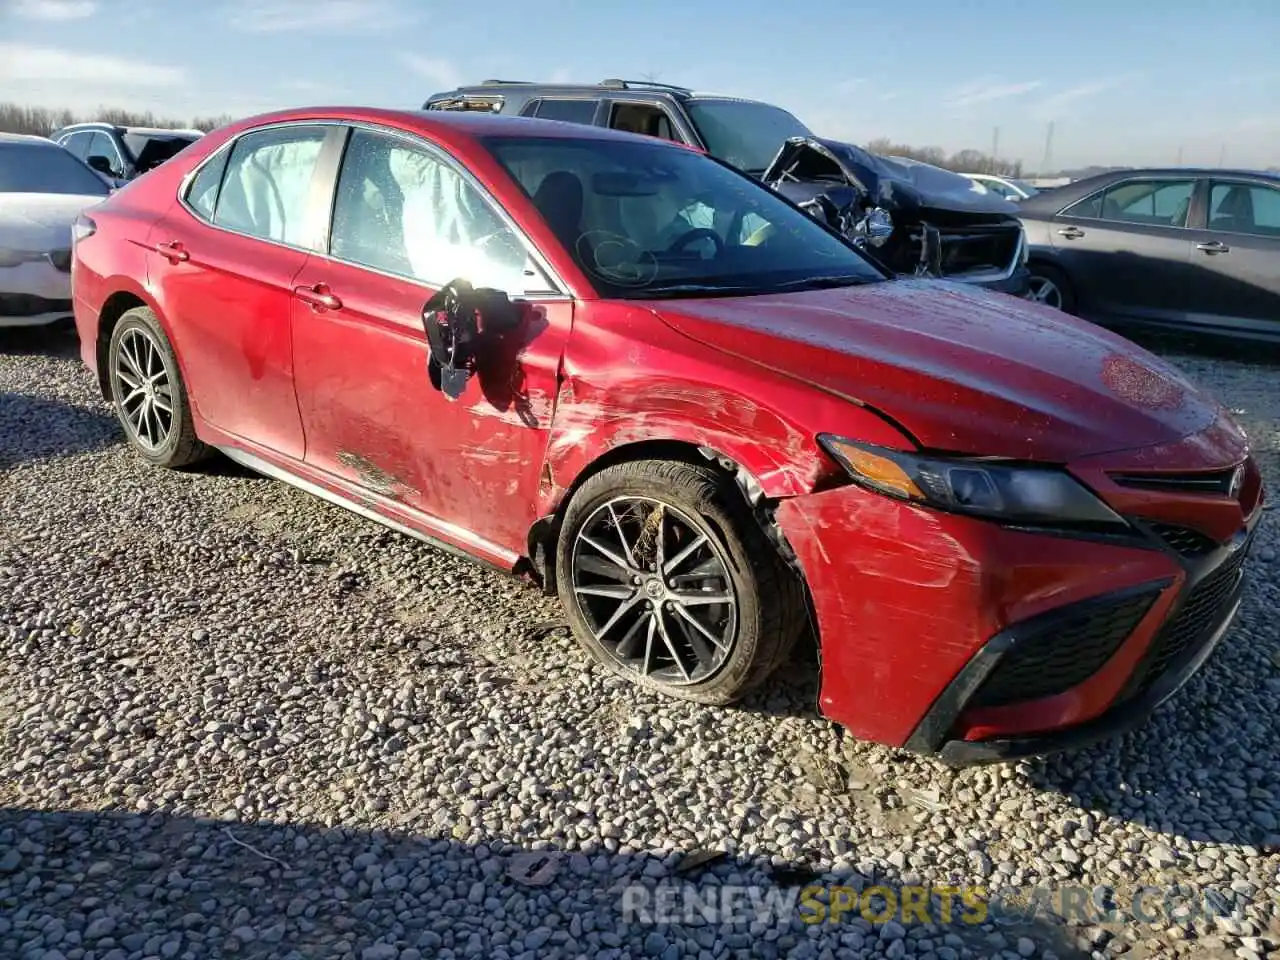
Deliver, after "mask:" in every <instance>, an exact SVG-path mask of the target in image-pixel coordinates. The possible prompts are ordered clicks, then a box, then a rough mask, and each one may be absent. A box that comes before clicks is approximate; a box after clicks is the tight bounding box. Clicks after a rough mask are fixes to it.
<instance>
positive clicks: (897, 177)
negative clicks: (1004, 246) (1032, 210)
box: [760, 137, 1018, 217]
mask: <svg viewBox="0 0 1280 960" xmlns="http://www.w3.org/2000/svg"><path fill="white" fill-rule="evenodd" d="M806 152H808V153H810V154H812V155H816V156H817V157H821V158H822V160H823V161H825V166H826V167H827V168H831V167H834V168H835V169H837V170H838V171H839V172H840V174H842V175H843V176H844V178H845V179H846V180H847V181H848V182H849V185H850V186H852V187H854V188H855V189H856V190H858V191H859V192H861V193H862V194H863V195H865V196H866V197H867V200H868V202H869V203H870V204H871V205H872V206H880V207H884V208H885V209H887V210H899V211H903V212H910V213H916V212H918V211H919V210H921V209H933V210H946V211H950V212H954V213H980V214H987V215H1001V214H1003V215H1005V216H1010V217H1016V216H1017V215H1018V208H1017V207H1016V206H1015V205H1014V204H1013V203H1011V202H1009V201H1008V200H1005V199H1004V198H1003V197H1000V196H997V195H996V194H994V193H992V192H991V191H990V190H984V189H982V188H980V187H977V186H975V185H974V183H973V181H972V180H970V179H969V178H968V177H965V176H961V175H960V174H958V173H952V172H951V171H950V170H943V169H942V168H941V167H935V166H933V165H932V164H928V163H921V162H919V161H917V160H910V159H907V158H905V157H882V156H879V155H877V154H873V153H868V152H867V151H866V150H863V149H862V148H861V147H857V146H854V145H853V144H851V143H841V142H840V141H838V140H827V139H825V138H823V137H792V138H790V139H789V140H787V141H786V142H785V143H783V145H782V147H781V148H780V149H779V150H778V153H777V154H776V155H775V156H774V158H773V162H772V163H770V164H769V167H768V169H767V170H765V172H764V174H763V175H761V177H760V179H761V180H762V181H763V182H764V183H766V184H768V185H769V186H771V187H774V188H775V189H777V188H779V187H782V186H785V185H786V183H787V182H788V180H787V178H786V177H785V175H784V174H785V172H786V171H787V170H788V168H795V169H800V170H803V169H804V168H805V167H806V166H809V165H810V162H811V161H812V162H813V163H817V162H818V161H817V160H816V159H815V157H814V156H810V157H806V156H805V154H806ZM797 164H799V166H798V167H796V166H795V165H797ZM799 179H800V180H801V181H805V180H806V178H805V176H804V174H803V173H801V174H800V176H799ZM775 181H777V182H775Z"/></svg>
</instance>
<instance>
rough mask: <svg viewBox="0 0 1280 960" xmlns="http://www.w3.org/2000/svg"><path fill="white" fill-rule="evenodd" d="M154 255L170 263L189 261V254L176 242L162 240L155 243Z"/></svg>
mask: <svg viewBox="0 0 1280 960" xmlns="http://www.w3.org/2000/svg"><path fill="white" fill-rule="evenodd" d="M156 253H158V254H160V256H162V257H164V258H165V259H166V260H168V261H169V262H170V263H181V262H182V261H184V260H190V259H191V254H189V253H187V251H186V248H185V247H183V245H182V244H180V243H178V242H177V241H176V240H163V241H161V242H160V243H157V244H156Z"/></svg>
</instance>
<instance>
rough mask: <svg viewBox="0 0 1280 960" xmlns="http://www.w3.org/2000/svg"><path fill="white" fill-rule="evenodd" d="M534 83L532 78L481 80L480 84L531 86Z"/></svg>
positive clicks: (486, 85)
mask: <svg viewBox="0 0 1280 960" xmlns="http://www.w3.org/2000/svg"><path fill="white" fill-rule="evenodd" d="M532 83H533V81H532V80H481V81H480V86H482V87H501V86H504V85H521V86H529V85H530V84H532Z"/></svg>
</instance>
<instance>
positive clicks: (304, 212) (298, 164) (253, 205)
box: [213, 127, 326, 249]
mask: <svg viewBox="0 0 1280 960" xmlns="http://www.w3.org/2000/svg"><path fill="white" fill-rule="evenodd" d="M325 130H326V128H324V127H280V128H277V129H272V130H259V131H256V132H254V133H247V134H245V135H244V136H242V137H241V138H240V139H239V140H237V141H236V145H235V147H233V148H232V151H231V157H230V159H229V160H228V162H227V170H226V175H225V176H224V177H223V182H222V189H221V190H220V191H219V193H218V200H217V206H216V207H215V209H214V214H213V222H214V223H216V224H217V225H218V226H220V227H226V228H227V229H228V230H235V231H237V232H239V233H246V234H248V235H249V236H251V237H259V238H261V239H263V240H274V241H276V242H278V243H287V244H289V245H290V246H295V247H305V248H308V249H312V248H314V246H315V243H316V238H317V236H318V235H319V231H318V230H317V229H316V225H315V223H314V221H313V217H312V211H311V210H310V208H309V205H308V200H309V199H310V193H311V177H312V174H314V173H315V168H316V161H317V160H318V159H319V157H320V148H321V146H322V145H323V143H324V138H325Z"/></svg>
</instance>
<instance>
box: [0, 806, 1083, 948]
mask: <svg viewBox="0 0 1280 960" xmlns="http://www.w3.org/2000/svg"><path fill="white" fill-rule="evenodd" d="M457 819H458V820H465V818H464V817H462V816H461V815H459V817H458V818H457ZM439 821H440V818H439V817H437V822H439ZM444 826H445V824H443V823H441V824H440V827H441V828H442V829H443V828H444ZM455 829H456V828H455ZM463 829H464V830H465V829H466V828H465V827H464V828H463ZM695 861H702V862H701V863H696V862H695ZM815 885H820V886H825V887H826V889H825V891H824V892H822V893H819V892H818V891H817V890H816V889H815ZM872 887H875V888H876V889H875V891H872V889H871V888H872ZM919 889H920V888H908V889H906V890H904V889H903V888H902V887H900V886H899V885H898V884H897V883H896V882H894V881H893V880H890V879H887V878H884V877H865V876H861V875H859V874H856V873H852V872H849V871H845V872H841V873H839V874H826V875H817V874H815V873H814V872H812V871H809V870H807V869H805V868H804V867H803V866H802V865H801V866H785V865H784V866H778V865H776V864H774V863H770V862H768V861H759V862H748V861H744V860H738V861H735V860H732V859H729V858H727V857H723V856H721V857H720V858H719V859H716V858H714V857H712V856H711V855H710V854H709V853H705V852H701V851H698V852H695V851H673V852H670V853H668V854H666V855H661V856H660V855H657V854H650V853H644V852H641V853H635V854H630V853H623V852H616V853H610V852H607V851H604V850H599V851H591V852H581V851H575V852H572V853H570V852H563V851H557V850H555V849H552V848H550V847H549V846H548V847H547V848H546V849H543V850H539V851H532V850H528V849H525V848H522V847H519V846H516V845H513V844H509V843H504V842H502V841H500V840H495V841H485V842H479V843H474V844H473V843H465V842H459V841H456V840H452V839H449V838H447V837H446V838H431V837H426V836H421V835H414V834H412V833H408V832H401V831H393V830H372V831H367V830H362V829H353V828H341V827H339V828H325V827H320V826H311V825H307V826H295V825H276V824H263V823H249V824H246V823H230V822H226V821H221V820H206V819H195V818H188V817H181V816H173V815H169V814H164V813H150V814H148V813H137V814H130V813H127V812H64V811H50V810H33V809H23V808H17V809H3V808H0V956H5V957H15V958H16V957H28V956H30V957H35V956H43V957H46V958H47V957H54V956H57V957H66V956H73V957H74V956H87V955H89V954H90V953H92V955H93V956H95V957H98V958H103V960H117V958H124V957H131V956H132V957H152V956H155V957H177V956H183V957H214V956H224V955H235V956H238V957H245V958H251V957H252V958H257V957H271V958H290V960H292V958H299V960H301V958H306V960H312V958H322V957H330V956H332V957H340V956H341V957H353V958H358V960H419V958H421V957H433V956H437V955H439V954H440V953H441V952H443V951H448V950H451V951H453V953H452V955H454V956H466V957H491V956H495V955H497V954H499V952H501V955H505V956H520V955H524V956H535V955H536V956H538V957H547V958H551V957H577V956H591V957H599V958H606V957H619V956H621V955H622V954H623V950H624V949H629V955H630V956H633V957H634V956H651V957H662V958H673V957H674V958H678V957H696V956H699V955H702V956H711V955H714V956H744V957H746V956H750V957H756V958H770V957H777V956H781V955H789V956H796V957H800V956H808V957H816V956H818V954H819V953H820V952H821V951H822V949H823V948H824V947H830V948H831V949H832V950H833V951H834V950H840V949H841V948H842V947H844V948H847V949H849V950H852V951H853V954H854V955H862V954H864V953H866V954H870V953H871V952H874V951H876V950H877V949H878V950H885V948H886V947H890V948H892V949H888V950H887V951H886V953H887V955H888V956H890V957H893V956H895V955H897V956H902V955H904V954H905V955H914V956H919V955H921V954H922V953H925V952H926V951H933V952H932V953H931V955H933V956H937V957H944V958H945V957H948V956H950V957H959V956H991V955H995V954H996V953H998V952H999V951H1000V950H1001V949H1008V950H1012V951H1018V950H1019V948H1020V947H1021V948H1022V951H1023V955H1029V954H1030V953H1032V952H1034V954H1035V955H1036V956H1039V955H1040V954H1041V952H1042V951H1045V950H1052V951H1053V952H1054V953H1056V954H1057V956H1058V957H1059V958H1060V960H1068V958H1072V960H1074V958H1077V957H1083V956H1085V955H1086V954H1085V953H1084V952H1083V951H1081V950H1080V949H1079V948H1078V947H1077V946H1075V942H1076V929H1075V928H1074V927H1073V926H1070V925H1067V924H1065V923H1064V922H1063V921H1062V919H1061V918H1054V917H1050V916H1044V915H1040V916H1035V917H1029V916H1028V915H1027V914H1026V913H1025V912H1021V911H1018V910H1017V908H1015V907H1013V905H1012V903H1011V902H1010V903H1009V905H1008V908H1007V909H1001V908H1000V907H999V906H998V905H992V906H990V907H989V908H987V909H985V910H984V909H981V908H980V907H978V906H977V904H978V903H980V902H981V900H980V899H974V900H970V901H969V902H968V903H965V902H963V901H962V900H961V899H960V898H959V897H958V896H957V897H956V898H955V899H954V900H953V901H952V912H951V914H950V916H949V920H947V921H946V922H940V921H944V919H945V917H944V914H943V912H942V910H941V906H940V903H939V902H938V901H934V903H933V904H932V910H933V912H932V913H923V912H917V913H914V914H912V913H910V912H908V918H909V919H910V921H911V922H909V923H907V924H906V925H905V926H903V925H899V924H898V923H897V922H896V921H895V923H894V924H892V925H889V924H886V923H885V922H884V921H885V920H887V919H891V917H892V916H893V915H894V913H897V915H898V916H899V917H901V913H900V912H898V911H899V909H900V905H901V904H902V902H903V901H904V900H907V901H908V902H910V900H911V899H912V898H911V897H910V894H911V893H913V892H914V891H916V890H919ZM859 891H865V892H864V893H861V894H860V893H859ZM873 892H874V893H875V894H876V895H878V896H879V897H882V898H883V899H872V893H873ZM978 896H979V897H980V898H981V897H984V895H983V894H979V895H978ZM833 897H834V898H836V902H840V901H842V900H843V901H844V902H845V903H848V904H850V906H849V907H847V908H846V912H843V915H842V916H840V917H839V918H838V919H837V920H834V921H833V920H832V919H831V912H830V908H829V906H827V903H826V901H828V900H829V899H830V898H833ZM915 899H916V902H918V903H919V905H920V908H921V911H928V910H929V909H930V907H929V904H928V902H927V901H926V900H925V897H924V893H923V891H922V890H920V893H919V895H918V897H917V898H915ZM864 909H865V911H866V916H869V917H870V918H872V919H874V920H877V921H878V922H876V923H874V924H873V923H872V922H869V921H868V919H867V918H866V917H864V912H863V911H864ZM890 911H893V912H892V913H891V912H890ZM802 917H808V918H811V920H812V919H816V920H817V921H818V922H816V923H814V922H808V923H806V922H804V921H803V920H802V919H801V918H802ZM924 920H932V921H934V922H932V923H926V922H924ZM664 921H665V922H664ZM984 921H985V923H984ZM753 924H754V926H753ZM815 928H816V929H815ZM1019 938H1026V940H1022V941H1021V942H1020V940H1019ZM899 939H901V940H904V941H905V943H903V944H902V945H901V947H893V944H892V941H893V940H899ZM1027 940H1029V941H1031V942H1032V943H1034V944H1035V946H1036V948H1037V949H1036V950H1035V951H1030V949H1029V947H1030V945H1029V944H1028V943H1027V942H1026V941H1027ZM879 941H886V942H884V943H880V942H879ZM925 941H928V942H927V943H926V942H925ZM902 947H906V948H907V949H902ZM530 951H532V952H530ZM842 955H846V954H842ZM1014 955H1015V956H1016V955H1017V953H1014Z"/></svg>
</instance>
